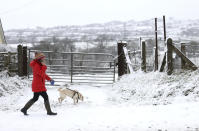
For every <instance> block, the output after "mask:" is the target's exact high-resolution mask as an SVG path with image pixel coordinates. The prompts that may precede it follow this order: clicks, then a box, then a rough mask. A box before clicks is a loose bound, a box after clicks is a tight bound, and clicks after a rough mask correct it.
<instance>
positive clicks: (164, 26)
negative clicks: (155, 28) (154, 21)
mask: <svg viewBox="0 0 199 131" xmlns="http://www.w3.org/2000/svg"><path fill="white" fill-rule="evenodd" d="M163 28H164V44H165V42H166V39H167V36H166V21H165V16H163Z"/></svg>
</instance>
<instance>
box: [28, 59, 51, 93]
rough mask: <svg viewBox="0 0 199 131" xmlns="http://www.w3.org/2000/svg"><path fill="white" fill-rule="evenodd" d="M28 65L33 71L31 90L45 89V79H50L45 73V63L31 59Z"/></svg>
mask: <svg viewBox="0 0 199 131" xmlns="http://www.w3.org/2000/svg"><path fill="white" fill-rule="evenodd" d="M30 67H31V68H32V71H33V81H32V91H33V92H42V91H46V87H45V80H48V81H50V80H51V78H50V77H49V76H48V75H47V74H46V73H45V72H46V69H47V67H46V65H41V63H39V62H37V61H36V60H33V61H31V62H30Z"/></svg>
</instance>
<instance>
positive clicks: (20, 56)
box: [17, 45, 23, 76]
mask: <svg viewBox="0 0 199 131" xmlns="http://www.w3.org/2000/svg"><path fill="white" fill-rule="evenodd" d="M17 53H18V75H19V76H23V50H22V45H18V46H17Z"/></svg>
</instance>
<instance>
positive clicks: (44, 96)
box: [32, 91, 48, 102]
mask: <svg viewBox="0 0 199 131" xmlns="http://www.w3.org/2000/svg"><path fill="white" fill-rule="evenodd" d="M40 95H41V96H42V97H43V99H44V102H45V101H48V94H47V93H46V91H43V92H34V96H33V98H32V100H33V101H34V102H36V101H37V100H38V99H39V96H40Z"/></svg>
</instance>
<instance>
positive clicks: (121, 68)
mask: <svg viewBox="0 0 199 131" xmlns="http://www.w3.org/2000/svg"><path fill="white" fill-rule="evenodd" d="M117 45H118V48H117V49H118V76H119V77H121V76H122V75H124V74H127V63H126V58H125V54H124V50H123V47H124V46H127V43H124V42H122V41H119V42H118V43H117Z"/></svg>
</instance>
